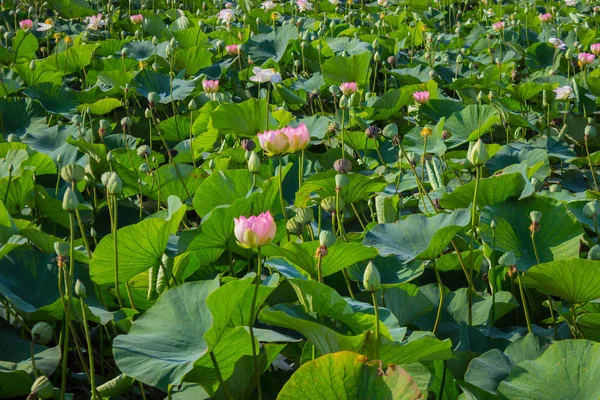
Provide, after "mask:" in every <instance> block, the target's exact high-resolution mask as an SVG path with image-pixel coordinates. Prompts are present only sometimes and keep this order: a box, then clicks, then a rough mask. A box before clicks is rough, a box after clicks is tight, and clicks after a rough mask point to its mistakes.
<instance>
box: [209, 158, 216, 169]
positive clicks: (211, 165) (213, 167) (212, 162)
mask: <svg viewBox="0 0 600 400" xmlns="http://www.w3.org/2000/svg"><path fill="white" fill-rule="evenodd" d="M208 168H209V169H215V159H214V158H211V159H210V161H209V162H208Z"/></svg>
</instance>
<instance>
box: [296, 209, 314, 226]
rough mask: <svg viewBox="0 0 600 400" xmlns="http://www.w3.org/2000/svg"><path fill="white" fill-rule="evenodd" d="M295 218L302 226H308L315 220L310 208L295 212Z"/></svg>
mask: <svg viewBox="0 0 600 400" xmlns="http://www.w3.org/2000/svg"><path fill="white" fill-rule="evenodd" d="M296 218H298V219H299V220H300V221H302V223H303V224H310V223H311V222H312V221H314V219H315V213H314V211H313V209H312V208H300V209H298V210H297V211H296Z"/></svg>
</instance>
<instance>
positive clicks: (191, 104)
mask: <svg viewBox="0 0 600 400" xmlns="http://www.w3.org/2000/svg"><path fill="white" fill-rule="evenodd" d="M197 109H198V105H197V104H196V102H195V101H194V99H192V100H190V102H189V103H188V110H190V111H196V110H197Z"/></svg>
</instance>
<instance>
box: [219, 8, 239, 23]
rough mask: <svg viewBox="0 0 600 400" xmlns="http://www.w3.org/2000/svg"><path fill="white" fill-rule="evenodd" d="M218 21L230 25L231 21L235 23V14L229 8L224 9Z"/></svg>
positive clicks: (220, 12)
mask: <svg viewBox="0 0 600 400" xmlns="http://www.w3.org/2000/svg"><path fill="white" fill-rule="evenodd" d="M217 17H218V21H219V22H224V23H225V24H226V25H229V24H230V23H231V21H235V12H234V11H233V10H231V9H229V8H224V9H223V10H221V11H219V14H217Z"/></svg>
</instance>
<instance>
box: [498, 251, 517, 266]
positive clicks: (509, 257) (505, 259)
mask: <svg viewBox="0 0 600 400" xmlns="http://www.w3.org/2000/svg"><path fill="white" fill-rule="evenodd" d="M498 264H500V265H504V266H505V267H510V266H511V265H516V264H517V258H516V257H515V253H513V252H512V251H508V252H506V253H504V254H502V255H501V256H500V258H499V259H498Z"/></svg>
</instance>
